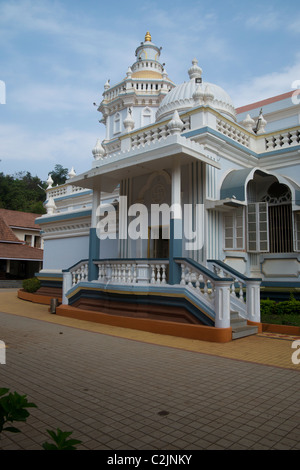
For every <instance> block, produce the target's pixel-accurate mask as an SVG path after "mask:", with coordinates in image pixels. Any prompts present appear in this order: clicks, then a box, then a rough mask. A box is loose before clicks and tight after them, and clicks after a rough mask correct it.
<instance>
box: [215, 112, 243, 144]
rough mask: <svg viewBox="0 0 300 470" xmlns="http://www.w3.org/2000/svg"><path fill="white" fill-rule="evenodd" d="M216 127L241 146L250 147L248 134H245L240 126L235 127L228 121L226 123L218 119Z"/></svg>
mask: <svg viewBox="0 0 300 470" xmlns="http://www.w3.org/2000/svg"><path fill="white" fill-rule="evenodd" d="M216 126H217V127H216V128H217V131H219V132H221V134H223V135H226V136H227V137H230V138H231V139H233V140H235V141H236V142H238V143H239V144H241V145H244V146H245V147H249V146H250V140H249V135H248V134H246V132H243V130H242V129H241V128H240V127H239V126H238V125H235V124H233V123H232V124H230V123H229V122H228V121H225V120H223V119H217V124H216Z"/></svg>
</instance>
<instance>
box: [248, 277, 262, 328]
mask: <svg viewBox="0 0 300 470" xmlns="http://www.w3.org/2000/svg"><path fill="white" fill-rule="evenodd" d="M246 303H247V320H249V321H252V322H255V323H260V281H257V280H252V279H249V280H248V281H247V284H246Z"/></svg>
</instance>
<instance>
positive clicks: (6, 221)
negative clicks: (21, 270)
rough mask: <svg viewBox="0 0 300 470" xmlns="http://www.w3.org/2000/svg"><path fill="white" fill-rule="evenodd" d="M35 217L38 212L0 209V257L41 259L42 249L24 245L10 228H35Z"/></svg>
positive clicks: (36, 226)
mask: <svg viewBox="0 0 300 470" xmlns="http://www.w3.org/2000/svg"><path fill="white" fill-rule="evenodd" d="M36 217H38V214H30V213H27V212H18V211H10V210H6V209H0V259H18V260H36V261H42V260H43V250H41V249H39V248H34V247H31V246H28V245H26V244H25V242H22V241H21V240H19V239H18V237H17V236H16V235H15V234H14V233H13V231H12V229H11V227H21V228H24V229H26V228H27V229H32V228H35V229H37V228H39V227H38V225H35V224H34V221H35V219H36Z"/></svg>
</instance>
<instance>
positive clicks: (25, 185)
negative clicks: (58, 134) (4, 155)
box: [0, 165, 68, 214]
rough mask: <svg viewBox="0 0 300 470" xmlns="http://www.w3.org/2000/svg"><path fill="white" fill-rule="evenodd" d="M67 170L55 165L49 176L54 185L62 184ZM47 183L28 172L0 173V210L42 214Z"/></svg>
mask: <svg viewBox="0 0 300 470" xmlns="http://www.w3.org/2000/svg"><path fill="white" fill-rule="evenodd" d="M67 172H68V170H67V169H66V168H63V167H62V166H61V165H56V166H55V169H54V170H53V171H52V172H49V173H50V174H51V177H52V179H53V181H54V185H56V184H63V183H64V182H65V180H66V178H67ZM46 188H47V183H46V182H45V181H41V180H40V178H38V177H37V176H32V175H31V173H29V172H20V173H16V174H15V175H13V176H12V175H4V173H1V172H0V208H2V209H9V210H15V211H22V212H33V213H35V214H44V213H45V212H46V211H45V208H44V205H43V203H44V202H45V199H46V192H45V189H46Z"/></svg>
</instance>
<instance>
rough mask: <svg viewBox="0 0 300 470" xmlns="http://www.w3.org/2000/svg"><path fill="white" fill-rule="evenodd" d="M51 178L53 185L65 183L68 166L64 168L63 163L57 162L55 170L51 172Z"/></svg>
mask: <svg viewBox="0 0 300 470" xmlns="http://www.w3.org/2000/svg"><path fill="white" fill-rule="evenodd" d="M50 175H51V178H52V179H53V185H54V186H56V185H57V184H58V185H59V184H64V183H65V182H66V179H67V177H68V168H64V167H63V166H62V165H60V164H57V165H55V167H54V170H52V171H51V172H50Z"/></svg>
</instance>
